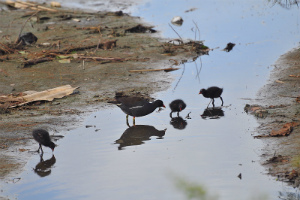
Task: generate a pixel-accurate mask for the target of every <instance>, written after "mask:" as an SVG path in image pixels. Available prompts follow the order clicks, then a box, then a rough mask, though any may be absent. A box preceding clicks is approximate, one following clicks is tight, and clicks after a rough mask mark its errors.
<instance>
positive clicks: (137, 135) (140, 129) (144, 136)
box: [115, 125, 167, 150]
mask: <svg viewBox="0 0 300 200" xmlns="http://www.w3.org/2000/svg"><path fill="white" fill-rule="evenodd" d="M166 130H167V129H164V130H157V129H156V128H154V127H153V126H148V125H135V126H132V127H129V128H127V129H126V130H125V131H124V133H123V134H122V136H121V137H120V139H118V140H116V141H115V144H120V145H119V147H118V149H119V150H122V149H123V147H126V146H133V145H141V144H144V141H146V140H151V139H150V137H152V136H157V137H158V138H157V139H162V138H163V136H164V135H165V133H166Z"/></svg>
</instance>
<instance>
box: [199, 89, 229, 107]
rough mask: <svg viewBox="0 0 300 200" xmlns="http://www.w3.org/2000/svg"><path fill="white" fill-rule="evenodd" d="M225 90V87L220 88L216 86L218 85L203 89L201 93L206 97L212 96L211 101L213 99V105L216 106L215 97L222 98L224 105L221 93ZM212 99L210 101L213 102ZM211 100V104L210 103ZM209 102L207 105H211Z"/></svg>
mask: <svg viewBox="0 0 300 200" xmlns="http://www.w3.org/2000/svg"><path fill="white" fill-rule="evenodd" d="M222 92H223V88H219V87H216V86H213V87H209V88H207V89H201V90H200V92H199V94H202V95H203V96H204V97H205V98H211V101H212V105H213V107H215V104H214V102H215V100H214V98H220V99H221V101H222V105H221V106H223V103H224V102H223V99H222V97H221V94H222ZM211 101H210V102H211ZM210 102H209V104H210ZM209 104H208V105H207V107H208V106H209Z"/></svg>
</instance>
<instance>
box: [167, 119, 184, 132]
mask: <svg viewBox="0 0 300 200" xmlns="http://www.w3.org/2000/svg"><path fill="white" fill-rule="evenodd" d="M170 124H171V125H172V126H173V127H174V128H175V129H179V130H183V129H185V127H186V126H187V122H186V120H184V119H182V117H173V118H171V121H170Z"/></svg>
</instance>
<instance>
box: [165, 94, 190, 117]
mask: <svg viewBox="0 0 300 200" xmlns="http://www.w3.org/2000/svg"><path fill="white" fill-rule="evenodd" d="M169 106H170V108H171V113H170V117H171V118H172V113H173V112H177V116H178V117H179V112H181V111H182V110H184V109H185V107H186V104H185V103H184V101H182V100H181V99H176V100H174V101H172V102H171V103H170V105H169Z"/></svg>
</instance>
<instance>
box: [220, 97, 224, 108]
mask: <svg viewBox="0 0 300 200" xmlns="http://www.w3.org/2000/svg"><path fill="white" fill-rule="evenodd" d="M220 99H221V101H222V105H221V106H223V103H224V102H223V99H222V97H220Z"/></svg>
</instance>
